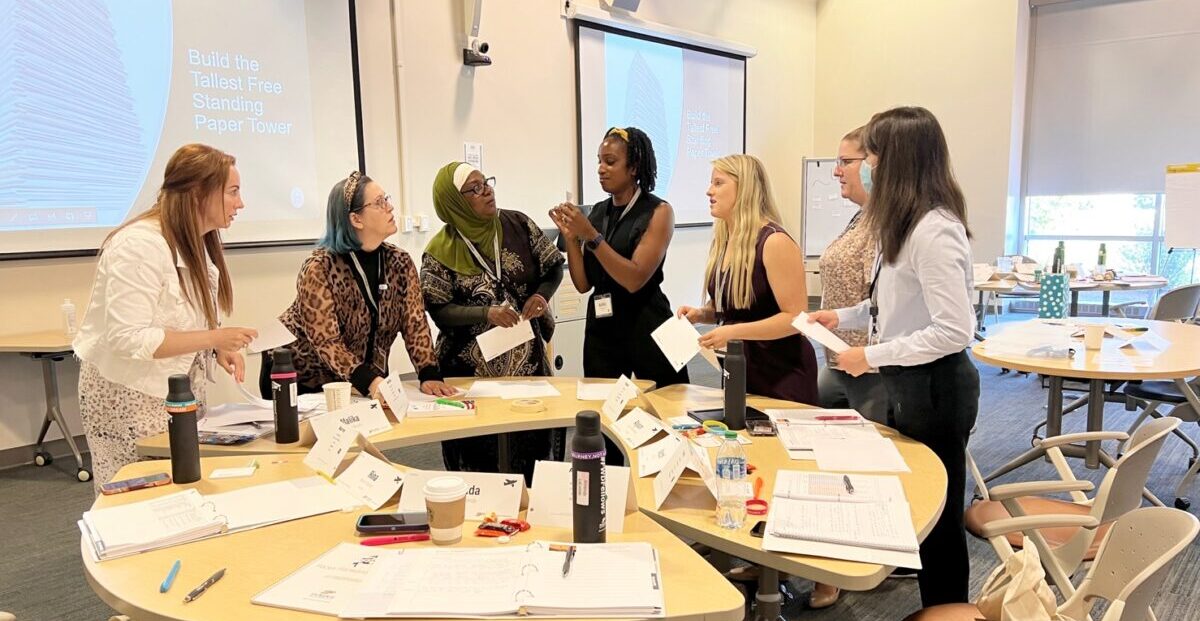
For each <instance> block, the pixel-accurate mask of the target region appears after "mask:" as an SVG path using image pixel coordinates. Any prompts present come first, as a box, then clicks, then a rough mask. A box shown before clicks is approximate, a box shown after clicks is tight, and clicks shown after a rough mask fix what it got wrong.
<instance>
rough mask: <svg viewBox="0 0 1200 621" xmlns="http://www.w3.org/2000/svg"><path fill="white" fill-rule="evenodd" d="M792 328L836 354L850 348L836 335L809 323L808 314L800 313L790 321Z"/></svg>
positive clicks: (822, 327) (820, 326)
mask: <svg viewBox="0 0 1200 621" xmlns="http://www.w3.org/2000/svg"><path fill="white" fill-rule="evenodd" d="M792 327H793V328H795V329H797V330H799V331H801V332H803V333H804V335H805V336H807V337H808V338H811V339H812V340H814V341H816V342H818V343H820V344H822V345H824V346H825V347H828V348H829V349H832V350H833V351H834V352H836V353H839V354H840V353H842V352H844V351H846V350H847V349H850V346H849V345H847V344H846V341H843V340H842V339H841V338H840V337H838V335H836V334H834V333H832V332H830V331H829V329H828V328H826V327H825V326H823V325H821V324H819V323H816V322H815V321H814V322H812V323H809V321H808V313H800V314H799V315H796V318H795V319H793V320H792Z"/></svg>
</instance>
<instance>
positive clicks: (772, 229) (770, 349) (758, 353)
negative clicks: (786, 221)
mask: <svg viewBox="0 0 1200 621" xmlns="http://www.w3.org/2000/svg"><path fill="white" fill-rule="evenodd" d="M772 233H783V234H784V235H787V232H786V231H784V230H783V227H781V226H779V225H777V224H767V225H766V226H764V227H763V228H762V230H760V231H759V232H758V242H757V243H756V244H755V252H754V274H753V275H752V277H751V286H752V288H753V291H754V299H753V301H751V303H750V308H729V307H728V306H729V305H728V303H726V304H725V306H726V308H724V309H723V312H722V313H720V314H718V316H717V322H718V323H720V324H722V325H729V324H735V323H748V322H751V321H758V320H760V319H766V318H767V317H771V316H773V315H776V314H778V313H779V303H778V302H777V301H776V300H775V293H774V292H773V291H771V284H770V282H769V281H768V280H767V267H766V266H765V265H763V246H764V245H766V243H767V237H770V236H771V234H772ZM722 277H723V278H725V279H726V285H725V290H726V291H728V290H729V280H728V279H729V275H728V274H722ZM796 277H798V278H804V274H803V273H801V274H797V275H796ZM708 295H709V297H710V298H712V297H713V296H715V295H716V281H715V279H713V280H710V281H709V283H708ZM744 345H745V352H746V392H748V393H750V394H753V395H759V396H763V397H771V398H773V399H785V400H787V401H798V402H800V403H807V404H809V405H814V406H816V405H819V403H820V402H819V401H818V399H817V355H816V352H814V351H813V346H812V343H809V342H808V339H807V338H805V337H804V336H803V335H800V334H795V335H792V336H787V337H784V338H781V339H775V340H773V341H744Z"/></svg>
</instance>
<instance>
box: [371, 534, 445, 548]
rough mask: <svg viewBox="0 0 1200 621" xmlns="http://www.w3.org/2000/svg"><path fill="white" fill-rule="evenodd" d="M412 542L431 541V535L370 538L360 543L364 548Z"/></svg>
mask: <svg viewBox="0 0 1200 621" xmlns="http://www.w3.org/2000/svg"><path fill="white" fill-rule="evenodd" d="M410 541H429V535H428V534H426V533H416V534H409V535H388V536H386V537H368V538H367V539H363V540H362V541H360V542H358V544H359V545H363V546H386V545H388V544H392V543H408V542H410Z"/></svg>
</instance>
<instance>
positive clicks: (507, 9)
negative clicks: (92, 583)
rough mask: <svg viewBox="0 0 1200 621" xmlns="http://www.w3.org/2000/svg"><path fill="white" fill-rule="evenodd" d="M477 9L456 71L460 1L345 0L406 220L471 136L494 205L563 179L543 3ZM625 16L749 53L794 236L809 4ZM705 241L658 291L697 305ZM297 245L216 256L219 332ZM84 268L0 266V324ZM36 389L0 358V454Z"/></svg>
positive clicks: (553, 18) (527, 201) (375, 144)
mask: <svg viewBox="0 0 1200 621" xmlns="http://www.w3.org/2000/svg"><path fill="white" fill-rule="evenodd" d="M587 1H588V3H589V4H593V5H595V4H598V2H597V0H587ZM484 4H485V8H484V10H485V13H484V16H483V33H484V34H485V35H486V37H487V39H488V40H489V41H490V42H491V43H492V44H493V49H492V52H491V56H492V58H493V60H494V61H495V64H494V65H493V66H491V67H485V68H480V69H475V70H471V69H465V68H463V66H462V61H461V51H460V40H459V36H460V35H459V33H460V24H461V23H462V19H463V13H462V3H461V2H457V1H436V2H426V1H423V0H393V1H389V0H359V2H358V7H359V9H358V10H359V16H358V17H359V19H358V22H359V46H360V60H361V64H362V72H363V116H364V127H365V133H366V142H367V167H368V172H369V174H371V176H372V177H374V178H376V179H377V180H378V181H379V182H380V183H381V184H383V185H384V187H386V188H387V189H388V191H389V192H391V193H392V194H393V195H395V196H400V197H403V201H402V203H403V205H402V209H404V210H406V212H407V213H409V214H411V215H419V214H422V213H423V214H427V215H429V216H430V217H432V216H433V214H432V206H431V199H430V188H431V185H432V180H433V174H434V172H435V171H436V170H437V168H438V167H439V166H441V165H442V164H444V163H446V162H448V161H450V160H452V159H461V157H462V143H463V141H464V140H470V141H473V142H482V143H483V144H484V167H485V168H486V169H487V172H488V174H492V175H495V176H496V177H497V178H498V180H499V186H498V188H497V190H498V192H497V196H498V199H499V202H500V205H501V206H502V207H504V208H509V209H520V210H523V211H526V212H528V213H530V214H531V215H532V216H533V217H535V218H536V219H538V221H539V222H541V223H543V224H548V221H547V218H546V215H545V212H546V210H547V209H549V207H550V206H551V205H553V204H555V203H556V202H557V201H558V200H560V199H561V197H562V194H563V191H564V190H565V189H567V188H575V187H577V186H578V179H577V165H576V158H577V146H576V144H575V135H576V131H575V87H574V75H575V73H574V48H573V45H574V44H573V41H572V35H571V34H570V33H571V27H570V24H569V23H568V22H567V21H565V20H563V19H562V18H561V17H560V16H559V15H560V11H559V3H558V1H557V0H523V1H522V2H519V3H517V2H495V1H490V2H486V3H484ZM638 16H639V17H640V18H642V19H645V20H650V21H656V22H660V23H664V24H668V25H671V26H675V27H678V28H684V29H689V30H694V31H698V32H702V33H705V34H709V35H713V36H716V37H721V38H726V39H731V40H735V41H739V42H742V43H747V44H750V45H753V46H754V47H756V48H758V52H759V54H758V56H757V57H756V58H754V59H751V60H750V62H749V64H748V68H747V89H748V99H747V103H748V106H747V148H748V150H749V151H750V152H751V153H754V154H756V155H758V156H760V157H761V158H762V159H763V160H764V162H765V163H766V165H767V167H768V169H769V171H770V173H771V177H772V181H773V183H774V186H775V192H776V195H777V199H778V200H779V203H780V205H781V208H782V210H783V211H784V212H785V214H786V215H785V219H786V222H785V224H787V225H788V226H789V228H791V229H792V230H793V231H795V232H796V233H798V232H799V230H798V223H799V211H798V206H799V205H800V184H801V179H800V161H801V158H802V157H804V156H805V155H812V153H811V152H810V151H811V146H812V144H813V133H814V126H813V114H814V105H813V99H814V96H813V92H812V91H813V83H814V73H815V70H816V63H815V60H814V58H815V55H816V54H815V52H816V37H815V32H816V28H817V24H816V5H815V0H739V1H738V2H736V3H734V2H725V1H723V0H694V1H689V2H686V3H684V2H676V1H669V0H646V1H645V2H643V3H642V7H641V10H640V11H639V12H638ZM393 31H394V33H395V36H393ZM818 151H819V152H820V153H824V154H828V153H827V151H828V150H827V149H819V150H818ZM402 162H403V163H402ZM584 171H585V174H587V173H589V172H590V168H589V167H588V166H585V167H584ZM704 190H705V188H697V189H696V191H697V192H703V191H704ZM710 234H711V233H710V229H708V228H703V229H681V230H679V231H677V232H676V235H675V239H674V242H673V244H672V247H671V252H670V254H669V255H668V263H667V283H666V286H665V288H666V290H667V294H668V296H669V297H670V298H671V301H672V303H673V304H676V305H678V304H681V303H684V302H688V301H692V300H695V299H696V298H698V296H699V290H700V287H699V285H700V283H699V275H698V273H697V272H696V270H695V265H696V264H697V262H698V261H701V260H702V259H703V258H704V257H705V256H706V253H707V247H708V240H709V238H710ZM428 237H429V236H428V235H427V234H421V233H412V234H409V235H400V236H398V238H397V239H396V240H395V241H397V242H398V243H400V244H401V245H402V246H404V247H405V248H407V249H408V250H409V251H410V252H412V253H414V254H419V252H420V249H421V248H423V247H424V244H425V242H426V241H427V240H428ZM307 254H308V249H276V250H255V251H235V252H231V253H229V256H228V262H229V267H230V271H231V273H232V275H233V281H234V296H235V309H234V314H233V317H232V318H231V319H230V320H229V321H228V322H227V324H226V325H255V324H258V323H261V322H262V321H265V320H266V319H268V318H270V317H272V316H274V315H277V314H278V313H279V312H280V311H281V310H283V309H284V308H285V307H286V306H287V305H288V304H289V303H290V301H291V300H292V298H293V296H294V286H295V285H294V283H295V276H296V272H297V270H298V269H299V267H300V263H301V262H302V261H303V260H304V257H305V256H307ZM94 266H95V260H94V258H81V259H52V260H42V261H19V262H8V263H0V291H3V292H4V294H3V295H2V296H0V317H2V318H3V319H4V322H3V324H2V325H0V333H3V334H9V333H19V332H28V331H35V330H46V329H54V328H57V327H58V325H59V321H60V319H59V316H60V313H59V310H58V306H59V304H61V303H62V299H63V298H64V297H70V298H71V299H72V300H74V301H75V304H76V305H77V306H78V307H79V308H80V312H81V313H82V309H83V307H84V305H85V304H86V301H87V299H88V296H89V292H90V288H91V281H92V275H93V270H94ZM399 358H403V356H400V357H399ZM393 359H396V358H395V357H394V358H393ZM61 366H62V367H63V370H62V374H61V376H60V382H61V386H62V388H63V390H62V395H63V409H64V411H65V412H67V417H68V419H69V421H70V424H71V427H72V430H73V431H74V432H76V433H82V429H81V427H80V426H79V421H78V416H77V414H76V412H77V411H78V403H77V399H76V398H75V389H74V387H75V384H76V382H77V378H78V375H77V366H76V364H75V363H73V362H67V363H65V364H63V365H61ZM249 366H250V368H249V370H248V375H252V376H253V377H257V364H256V362H255V361H251V364H250V365H249ZM223 382H224V383H222V384H220V385H218V386H216V387H214V388H213V389H211V393H210V394H212V396H213V397H214V398H215V399H217V400H224V399H228V398H231V397H232V388H231V387H230V386H229V385H228V383H227V381H225V380H223ZM41 391H42V388H41V374H40V370H39V368H38V366H37V365H35V364H33V363H32V362H30V361H29V360H28V359H23V358H18V357H17V356H13V355H5V356H0V450H3V449H6V448H12V447H20V446H26V445H30V444H32V443H33V441H34V440H35V439H36V435H37V431H38V427H39V425H40V422H41V416H42V410H43V407H44V405H43V400H42V392H41ZM50 437H51V438H56V437H59V436H58V433H57V431H56V430H55V431H52V432H51V435H50Z"/></svg>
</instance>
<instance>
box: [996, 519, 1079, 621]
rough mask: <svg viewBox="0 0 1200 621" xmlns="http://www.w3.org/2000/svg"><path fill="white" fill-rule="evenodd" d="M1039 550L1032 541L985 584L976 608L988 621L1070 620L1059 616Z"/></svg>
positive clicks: (1000, 567)
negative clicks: (1047, 582)
mask: <svg viewBox="0 0 1200 621" xmlns="http://www.w3.org/2000/svg"><path fill="white" fill-rule="evenodd" d="M1045 578H1046V572H1045V570H1043V569H1042V561H1041V558H1040V557H1039V556H1038V552H1037V548H1036V547H1035V546H1034V545H1033V542H1031V541H1029V539H1028V538H1026V539H1025V542H1024V544H1023V546H1022V548H1021V549H1020V551H1018V552H1017V553H1015V554H1013V555H1012V556H1010V557H1008V558H1007V559H1005V561H1004V564H1002V565H1000V566H999V567H997V568H996V569H995V570H993V571H992V573H991V575H990V576H988V578H987V580H986V581H985V582H984V583H983V588H982V589H980V591H979V599H978V600H976V602H975V606H976V607H978V608H979V612H980V613H982V614H983V618H984V619H987V621H1070V620H1069V619H1067V618H1066V617H1063V616H1061V615H1059V614H1058V604H1057V602H1056V601H1055V599H1054V593H1052V592H1050V587H1049V585H1047V584H1046V580H1045Z"/></svg>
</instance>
